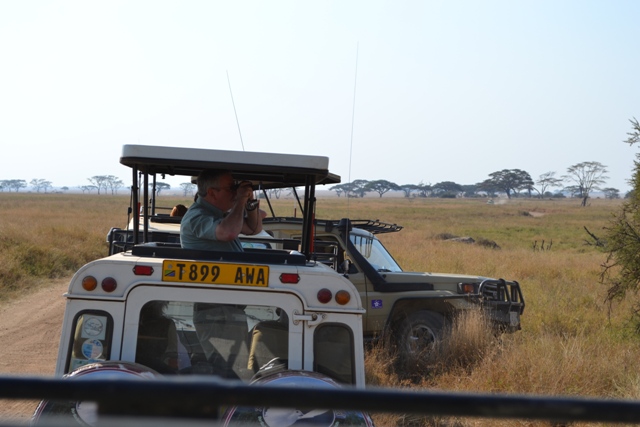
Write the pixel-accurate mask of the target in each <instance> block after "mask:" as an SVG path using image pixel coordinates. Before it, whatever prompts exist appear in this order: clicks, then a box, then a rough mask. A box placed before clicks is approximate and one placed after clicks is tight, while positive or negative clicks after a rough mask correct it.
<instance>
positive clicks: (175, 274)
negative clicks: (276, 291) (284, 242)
mask: <svg viewBox="0 0 640 427" xmlns="http://www.w3.org/2000/svg"><path fill="white" fill-rule="evenodd" d="M162 281H164V282H181V283H200V284H210V285H236V286H260V287H267V286H269V267H268V266H266V265H247V264H221V263H213V262H190V261H169V260H167V261H163V262H162Z"/></svg>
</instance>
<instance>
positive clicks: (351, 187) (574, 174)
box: [330, 162, 620, 206]
mask: <svg viewBox="0 0 640 427" xmlns="http://www.w3.org/2000/svg"><path fill="white" fill-rule="evenodd" d="M607 172H608V171H607V167H606V166H605V165H603V164H601V163H599V162H582V163H577V164H575V165H572V166H570V167H569V168H567V173H566V174H565V175H563V176H561V177H556V173H555V172H546V173H543V174H542V175H540V177H539V178H538V180H537V181H534V180H533V179H532V178H531V175H529V173H528V172H526V171H523V170H521V169H503V170H500V171H496V172H492V173H490V174H489V178H487V179H486V180H484V181H482V182H479V183H476V184H471V185H462V184H458V183H456V182H452V181H443V182H439V183H437V184H434V185H431V184H424V183H423V182H420V183H419V184H404V185H398V184H396V183H394V182H390V181H386V180H382V179H380V180H375V181H367V180H364V179H357V180H355V181H352V182H347V183H343V184H338V185H334V186H333V187H331V188H330V190H331V191H335V192H336V194H337V195H338V197H341V196H342V195H344V196H346V197H364V196H365V195H366V194H367V193H369V192H375V193H378V195H379V197H382V196H383V195H384V194H385V193H387V192H389V191H402V192H403V193H404V196H405V197H442V198H458V197H481V196H484V197H496V196H498V195H499V194H504V195H506V196H507V198H509V199H511V198H512V197H522V196H524V197H534V196H535V197H540V198H541V197H564V193H569V195H570V196H571V197H577V198H580V199H581V204H582V206H586V204H587V200H588V199H589V195H590V194H591V193H593V192H594V191H597V190H600V191H602V192H603V193H604V195H605V197H606V198H608V199H617V198H619V197H620V191H619V190H618V189H616V188H611V187H607V188H603V187H602V185H603V184H604V183H605V182H606V179H607V178H608V177H607V176H606V173H607ZM552 188H557V189H558V191H557V192H556V193H551V192H550V191H549V190H550V189H552Z"/></svg>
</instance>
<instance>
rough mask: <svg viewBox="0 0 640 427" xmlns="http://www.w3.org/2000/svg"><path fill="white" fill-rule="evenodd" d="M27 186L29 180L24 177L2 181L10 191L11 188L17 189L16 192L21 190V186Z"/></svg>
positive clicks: (3, 185) (4, 186)
mask: <svg viewBox="0 0 640 427" xmlns="http://www.w3.org/2000/svg"><path fill="white" fill-rule="evenodd" d="M26 186H27V181H25V180H24V179H7V180H4V181H2V187H3V188H7V189H8V190H9V192H11V190H12V189H13V190H16V193H17V192H18V191H20V189H21V188H25V187H26Z"/></svg>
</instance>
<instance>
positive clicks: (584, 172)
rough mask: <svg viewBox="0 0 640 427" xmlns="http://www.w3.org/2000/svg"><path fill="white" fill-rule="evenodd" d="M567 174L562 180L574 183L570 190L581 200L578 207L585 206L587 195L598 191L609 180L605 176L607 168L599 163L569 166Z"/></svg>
mask: <svg viewBox="0 0 640 427" xmlns="http://www.w3.org/2000/svg"><path fill="white" fill-rule="evenodd" d="M567 172H568V174H567V175H564V176H563V178H564V179H565V181H569V182H573V183H575V185H573V186H571V188H572V189H573V190H574V191H575V192H576V195H577V196H578V197H580V198H582V203H581V204H580V206H587V200H588V199H589V194H591V192H592V191H593V190H599V189H600V187H599V185H600V184H604V183H605V182H606V181H605V180H606V179H607V178H609V177H608V176H606V175H605V174H606V173H607V172H608V171H607V167H606V166H605V165H603V164H602V163H600V162H582V163H576V164H575V165H573V166H569V168H567Z"/></svg>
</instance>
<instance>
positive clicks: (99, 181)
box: [87, 175, 109, 194]
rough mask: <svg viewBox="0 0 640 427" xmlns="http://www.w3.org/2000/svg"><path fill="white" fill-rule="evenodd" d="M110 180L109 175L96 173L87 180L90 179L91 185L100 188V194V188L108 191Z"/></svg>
mask: <svg viewBox="0 0 640 427" xmlns="http://www.w3.org/2000/svg"><path fill="white" fill-rule="evenodd" d="M108 180H109V177H108V176H106V175H96V176H92V177H91V178H87V181H89V182H90V183H91V185H93V186H94V187H95V188H97V189H98V194H100V190H102V189H104V191H105V192H106V191H107V181H108Z"/></svg>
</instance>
